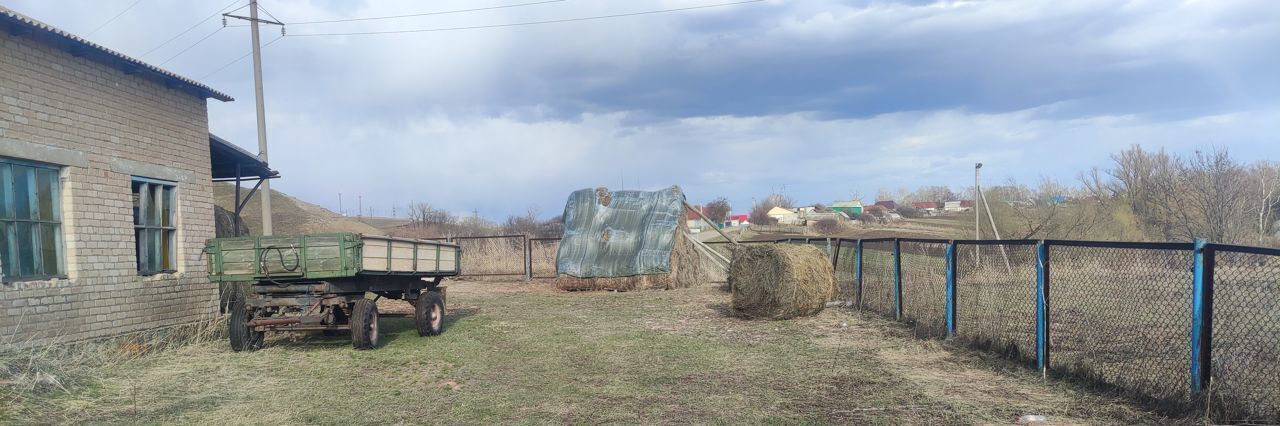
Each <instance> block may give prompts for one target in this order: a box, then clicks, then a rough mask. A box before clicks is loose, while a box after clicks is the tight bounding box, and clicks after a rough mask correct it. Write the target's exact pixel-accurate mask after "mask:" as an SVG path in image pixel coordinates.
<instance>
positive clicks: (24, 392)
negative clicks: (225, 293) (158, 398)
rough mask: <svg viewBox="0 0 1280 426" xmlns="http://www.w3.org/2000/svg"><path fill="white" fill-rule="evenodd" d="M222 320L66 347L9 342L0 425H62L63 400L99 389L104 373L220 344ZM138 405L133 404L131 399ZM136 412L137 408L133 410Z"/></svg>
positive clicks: (0, 389)
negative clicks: (197, 346) (159, 357)
mask: <svg viewBox="0 0 1280 426" xmlns="http://www.w3.org/2000/svg"><path fill="white" fill-rule="evenodd" d="M225 332H226V317H224V316H214V317H209V318H207V319H202V320H199V321H196V322H194V323H191V324H185V325H179V326H174V327H166V328H161V329H155V330H148V331H145V332H140V333H132V334H127V335H124V336H118V337H114V338H110V339H100V340H92V341H83V342H75V343H69V344H45V345H41V346H32V345H25V344H22V342H14V341H12V336H10V338H9V339H8V341H6V342H4V343H5V344H4V345H3V346H2V347H4V348H6V349H4V350H3V351H0V403H3V407H4V409H0V422H19V421H21V422H31V423H60V422H68V421H72V420H71V417H67V416H68V415H69V414H68V413H59V412H60V411H61V407H60V406H59V403H60V401H61V400H62V399H63V398H67V397H72V396H75V395H83V394H86V393H87V392H91V391H92V390H93V389H95V388H98V387H99V386H101V385H102V381H103V376H104V372H108V371H111V370H113V369H116V368H119V367H121V366H123V365H127V364H129V363H131V362H136V361H138V360H142V359H147V358H151V357H156V356H164V355H166V354H169V353H173V352H177V351H181V350H183V348H185V347H187V346H190V345H203V344H209V343H211V342H222V341H223V339H225V338H226V333H225ZM133 403H134V406H135V407H136V404H137V401H136V400H135V401H133ZM135 409H136V408H135Z"/></svg>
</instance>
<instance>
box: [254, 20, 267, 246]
mask: <svg viewBox="0 0 1280 426" xmlns="http://www.w3.org/2000/svg"><path fill="white" fill-rule="evenodd" d="M249 28H250V30H249V33H250V34H252V36H251V37H252V38H253V94H254V98H255V101H256V104H257V107H258V159H259V160H262V162H263V163H266V162H267V112H266V108H265V106H264V105H265V103H264V101H263V99H262V46H261V45H260V44H259V43H258V0H249ZM259 197H262V235H271V180H270V179H266V180H263V181H262V195H259Z"/></svg>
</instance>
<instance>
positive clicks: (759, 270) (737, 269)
mask: <svg viewBox="0 0 1280 426" xmlns="http://www.w3.org/2000/svg"><path fill="white" fill-rule="evenodd" d="M729 285H730V287H731V288H732V291H733V298H732V303H731V305H732V306H733V310H734V311H736V312H738V313H739V314H741V315H743V316H746V317H749V318H766V319H789V318H795V317H800V316H808V315H814V314H817V313H818V312H822V308H823V307H825V306H826V303H827V301H829V300H832V298H834V297H835V296H836V281H835V272H834V271H833V270H832V269H831V261H830V260H829V259H828V258H827V256H826V255H825V254H823V253H822V250H818V248H817V247H813V246H809V245H791V244H759V245H743V246H741V247H738V248H737V249H736V250H735V251H734V256H733V261H732V263H730V264H729Z"/></svg>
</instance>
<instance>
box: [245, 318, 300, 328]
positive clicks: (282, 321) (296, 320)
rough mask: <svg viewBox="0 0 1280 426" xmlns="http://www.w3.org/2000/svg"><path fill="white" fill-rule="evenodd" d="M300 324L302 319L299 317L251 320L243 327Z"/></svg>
mask: <svg viewBox="0 0 1280 426" xmlns="http://www.w3.org/2000/svg"><path fill="white" fill-rule="evenodd" d="M301 322H302V318H301V317H293V318H267V319H256V320H252V321H249V322H248V323H247V324H245V325H248V326H250V327H258V326H266V325H285V324H298V323H301Z"/></svg>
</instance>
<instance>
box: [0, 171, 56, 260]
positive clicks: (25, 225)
mask: <svg viewBox="0 0 1280 426" xmlns="http://www.w3.org/2000/svg"><path fill="white" fill-rule="evenodd" d="M58 175H59V169H58V168H57V167H56V166H50V165H45V164H39V163H29V162H25V161H20V160H12V159H8V158H0V270H2V271H3V279H4V281H18V280H27V279H33V280H34V279H47V278H52V277H57V276H62V275H63V273H64V272H65V271H64V269H63V268H64V267H65V265H63V250H62V209H61V204H62V203H60V202H59V200H60V199H61V196H60V195H61V192H60V191H61V188H60V187H59V181H58Z"/></svg>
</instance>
